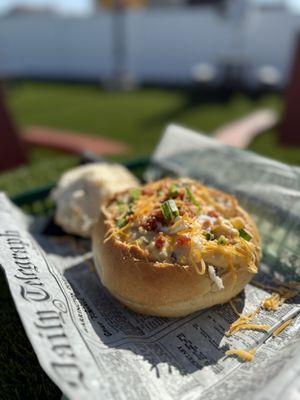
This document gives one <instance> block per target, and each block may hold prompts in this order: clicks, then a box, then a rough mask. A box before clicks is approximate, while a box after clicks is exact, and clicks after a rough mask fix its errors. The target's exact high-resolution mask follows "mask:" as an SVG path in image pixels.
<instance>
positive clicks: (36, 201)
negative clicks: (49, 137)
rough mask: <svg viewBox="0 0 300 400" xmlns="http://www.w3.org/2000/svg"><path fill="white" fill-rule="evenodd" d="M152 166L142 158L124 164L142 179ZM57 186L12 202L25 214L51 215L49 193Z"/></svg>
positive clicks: (52, 205)
mask: <svg viewBox="0 0 300 400" xmlns="http://www.w3.org/2000/svg"><path fill="white" fill-rule="evenodd" d="M149 164H150V159H149V158H140V159H135V160H132V161H128V162H125V163H123V165H124V166H125V167H127V168H128V169H129V170H130V171H131V172H132V173H133V174H134V175H135V176H137V177H138V178H140V179H142V176H143V172H144V170H145V168H146V167H147V166H148V165H149ZM54 186H55V184H54V183H52V184H49V185H47V186H42V187H38V188H35V189H33V190H29V191H27V192H23V193H21V194H19V195H17V196H13V197H12V198H11V200H12V201H13V203H15V204H16V205H17V206H18V207H20V208H22V209H23V210H24V211H25V212H27V213H29V214H32V215H51V214H52V212H53V209H54V203H53V201H52V199H51V198H50V196H49V193H50V192H51V190H52V189H53V188H54Z"/></svg>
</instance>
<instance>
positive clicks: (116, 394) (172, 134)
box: [0, 125, 300, 400]
mask: <svg viewBox="0 0 300 400" xmlns="http://www.w3.org/2000/svg"><path fill="white" fill-rule="evenodd" d="M164 175H171V176H176V175H184V176H190V177H193V178H195V179H199V180H201V181H202V182H204V183H206V184H209V185H211V186H214V187H217V188H220V189H222V190H225V191H227V192H230V193H232V194H234V195H235V196H237V198H238V199H239V201H240V202H241V204H242V205H243V206H244V207H245V208H246V209H247V210H248V211H249V212H250V213H251V214H252V215H253V217H254V218H255V220H256V222H257V224H258V227H259V230H260V233H261V236H262V241H263V262H262V265H261V268H260V273H259V274H258V276H257V277H256V278H255V281H254V282H252V283H251V284H249V285H247V287H246V288H245V290H244V291H243V292H242V293H241V294H240V295H239V296H238V297H236V298H235V299H234V304H235V306H236V308H237V309H238V310H239V311H240V312H241V313H243V314H247V313H249V312H251V311H253V310H255V309H256V308H257V307H258V305H259V304H260V303H261V301H262V300H263V299H265V298H266V297H267V296H270V293H271V291H270V290H269V289H268V288H272V287H275V285H278V284H287V283H290V282H292V283H293V284H294V285H295V284H296V283H297V282H299V280H300V279H299V276H300V246H299V238H300V169H297V168H294V167H290V166H287V165H284V164H281V163H277V162H275V161H271V160H268V159H264V158H262V157H259V156H257V155H254V154H252V153H250V152H244V151H241V150H237V149H233V148H229V147H225V146H224V145H222V144H219V143H217V142H216V141H214V140H212V139H209V138H207V137H205V136H202V135H199V134H196V133H194V132H192V131H189V130H187V129H185V128H182V127H179V126H175V125H171V126H169V127H168V128H167V129H166V132H165V134H164V135H163V137H162V139H161V141H160V143H159V145H158V147H157V149H156V151H155V153H154V155H153V159H152V164H151V167H149V168H148V170H147V171H146V175H145V178H146V179H156V178H160V177H162V176H164ZM46 226H47V221H45V220H43V219H40V218H39V219H34V218H31V217H28V216H25V214H23V213H22V211H20V210H19V209H17V208H16V207H15V206H14V205H13V204H12V203H11V202H10V201H9V200H8V198H7V197H6V195H5V194H3V193H2V194H1V195H0V264H1V267H2V268H3V269H4V271H5V274H6V277H7V282H8V285H9V287H10V290H11V293H12V296H13V299H14V301H15V304H16V307H17V310H18V312H19V314H20V317H21V320H22V322H23V325H24V327H25V330H26V333H27V335H28V338H29V340H30V342H31V343H32V346H33V348H34V350H35V352H36V354H37V357H38V359H39V362H40V364H41V366H42V367H43V368H44V370H45V371H46V373H47V374H48V375H49V376H50V378H51V379H52V380H53V381H54V382H55V383H56V384H57V386H58V387H59V388H60V389H61V390H62V392H63V393H64V395H65V396H66V397H67V398H68V399H70V400H79V399H80V400H82V399H84V400H92V399H93V400H94V399H97V400H98V399H105V400H113V399H114V400H125V399H126V400H128V399H130V400H148V399H149V400H150V399H151V400H154V399H155V400H171V399H173V400H196V399H199V400H201V399H205V400H223V399H224V400H225V399H226V400H227V399H235V400H238V399H243V400H250V399H255V400H277V399H278V400H281V399H285V400H296V399H300V379H299V376H300V317H299V314H300V301H299V300H300V298H299V296H297V295H296V296H294V297H293V298H291V299H290V300H288V301H286V302H285V303H284V304H283V305H282V306H281V307H279V309H278V310H277V311H260V312H259V313H258V315H256V316H255V318H254V320H253V321H254V322H255V323H257V324H267V325H269V326H270V328H269V329H268V330H267V331H250V330H246V331H239V332H237V333H236V334H235V335H233V336H228V337H227V336H226V335H225V332H226V331H227V330H228V328H229V326H230V324H231V323H232V322H234V321H235V320H236V318H237V316H236V314H235V312H234V311H233V308H232V306H231V305H229V304H224V305H220V306H216V307H213V308H211V309H208V310H202V311H198V312H196V313H193V314H191V315H189V316H187V317H185V318H173V319H167V318H156V317H150V316H143V315H138V314H135V313H134V312H131V311H129V310H128V309H126V308H124V307H123V306H122V305H120V304H119V303H118V302H117V301H116V300H114V298H113V297H112V296H111V295H110V294H109V293H108V292H107V291H106V290H105V288H103V287H102V286H101V283H100V281H99V279H98V276H97V274H96V272H95V270H94V266H93V257H92V252H91V244H90V242H89V241H88V240H83V239H78V238H75V237H71V236H67V235H65V236H64V235H56V234H55V233H51V232H49V229H46V228H45V227H46ZM285 321H289V325H288V326H287V328H286V329H285V330H283V331H282V333H281V334H279V335H277V336H274V335H273V332H275V331H276V330H277V328H278V327H279V326H281V325H282V324H283V323H284V322H285ZM231 348H236V349H243V350H246V351H249V350H251V349H254V348H255V349H256V354H255V357H254V359H253V360H252V361H251V362H241V361H240V360H239V359H237V358H236V357H230V356H226V355H225V352H226V350H228V349H231Z"/></svg>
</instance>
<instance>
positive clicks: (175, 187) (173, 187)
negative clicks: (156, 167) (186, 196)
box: [169, 183, 179, 197]
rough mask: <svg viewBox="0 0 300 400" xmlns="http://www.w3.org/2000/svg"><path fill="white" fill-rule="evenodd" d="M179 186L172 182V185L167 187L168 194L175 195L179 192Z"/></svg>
mask: <svg viewBox="0 0 300 400" xmlns="http://www.w3.org/2000/svg"><path fill="white" fill-rule="evenodd" d="M178 189H179V186H178V185H177V183H172V185H171V186H170V187H169V195H170V196H171V197H176V196H178V194H179V190H178Z"/></svg>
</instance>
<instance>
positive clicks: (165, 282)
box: [92, 188, 260, 317]
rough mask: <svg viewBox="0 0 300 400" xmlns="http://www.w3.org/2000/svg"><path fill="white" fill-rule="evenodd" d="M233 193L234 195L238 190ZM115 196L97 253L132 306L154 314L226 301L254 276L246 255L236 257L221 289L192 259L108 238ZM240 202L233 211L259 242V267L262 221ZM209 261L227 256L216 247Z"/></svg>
mask: <svg viewBox="0 0 300 400" xmlns="http://www.w3.org/2000/svg"><path fill="white" fill-rule="evenodd" d="M207 189H208V190H209V192H210V194H211V195H213V196H216V197H219V198H220V197H224V196H225V197H226V198H228V195H227V194H225V193H223V192H221V191H218V190H216V189H211V188H207ZM230 198H231V199H234V198H232V196H230ZM112 201H114V198H112V199H110V200H108V201H106V202H104V204H103V205H102V208H101V215H100V218H99V220H98V222H97V224H96V225H95V227H94V230H93V235H92V241H93V253H94V259H95V264H96V268H97V272H98V274H99V276H100V279H101V282H102V284H103V285H104V286H105V287H106V288H107V289H108V290H109V291H110V292H111V294H112V295H113V296H115V297H116V298H117V299H118V300H119V301H120V302H121V303H123V304H124V305H125V306H127V307H129V308H130V309H132V310H134V311H136V312H139V313H143V314H149V315H156V316H162V317H180V316H184V315H187V314H189V313H192V312H194V311H196V310H200V309H203V308H207V307H211V306H213V305H215V304H220V303H226V302H227V301H228V300H230V299H231V298H232V297H234V296H236V295H237V294H238V293H239V292H240V291H241V290H242V289H243V288H244V287H245V285H246V284H247V283H248V282H249V281H250V280H251V278H252V276H253V273H251V272H249V270H248V269H247V265H244V264H243V262H242V260H240V259H238V258H236V260H235V268H234V270H228V269H227V271H224V272H223V274H222V276H221V277H222V281H223V285H224V289H222V290H216V288H215V285H214V282H213V281H212V280H211V279H210V276H209V274H208V273H205V274H203V275H199V272H197V270H196V268H194V267H193V266H191V265H185V266H183V265H180V264H177V263H167V262H157V261H150V260H149V258H148V255H147V253H146V252H145V251H143V250H142V249H141V248H140V247H138V246H136V245H132V244H128V243H126V242H124V241H121V240H120V239H119V238H118V237H116V236H112V237H111V238H110V239H109V240H107V241H105V240H104V239H105V237H107V235H108V234H109V232H110V231H111V229H112V228H113V227H114V224H115V222H114V220H113V218H112V215H111V214H110V212H109V210H108V207H109V204H111V202H112ZM234 204H235V206H234V210H233V209H232V210H228V212H229V214H230V213H231V214H232V216H234V217H236V216H241V217H242V218H243V219H244V220H245V221H246V223H247V225H248V230H249V231H250V233H251V235H252V242H253V244H254V245H255V257H254V258H255V265H256V266H257V267H258V265H259V260H260V238H259V234H258V231H257V228H256V225H255V223H254V221H253V220H252V218H251V217H250V215H249V214H248V213H247V212H246V211H244V210H243V209H242V208H241V207H239V206H238V205H237V202H236V200H235V199H234ZM207 257H208V256H207ZM209 258H210V259H209ZM223 258H224V257H223ZM206 262H209V263H212V264H214V265H217V264H218V263H221V264H222V263H224V262H225V263H226V260H224V259H222V255H221V254H218V253H217V252H216V253H215V254H212V255H210V256H209V257H208V259H207V260H206Z"/></svg>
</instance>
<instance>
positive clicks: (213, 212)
mask: <svg viewBox="0 0 300 400" xmlns="http://www.w3.org/2000/svg"><path fill="white" fill-rule="evenodd" d="M207 215H209V216H210V217H213V218H218V217H219V216H220V214H219V213H217V211H214V210H212V211H208V213H207Z"/></svg>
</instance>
